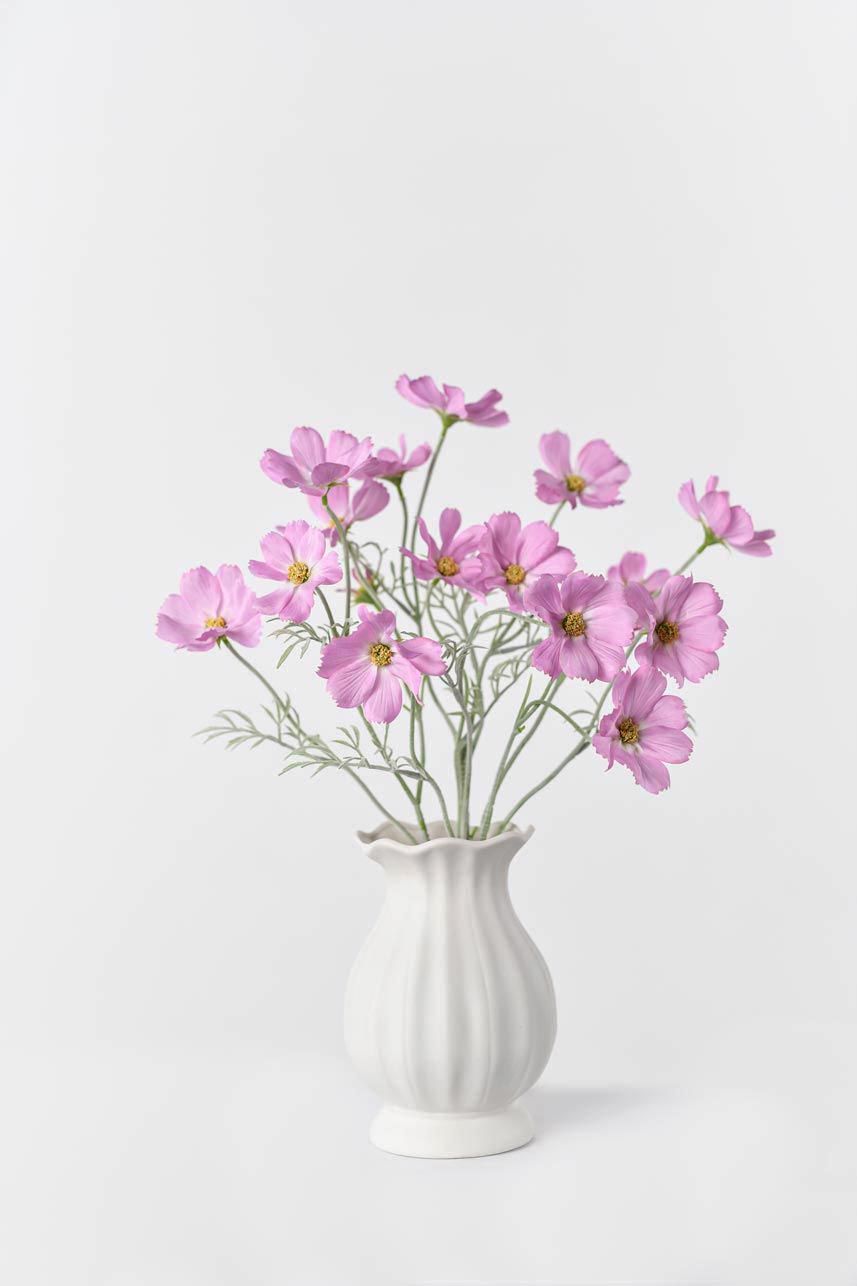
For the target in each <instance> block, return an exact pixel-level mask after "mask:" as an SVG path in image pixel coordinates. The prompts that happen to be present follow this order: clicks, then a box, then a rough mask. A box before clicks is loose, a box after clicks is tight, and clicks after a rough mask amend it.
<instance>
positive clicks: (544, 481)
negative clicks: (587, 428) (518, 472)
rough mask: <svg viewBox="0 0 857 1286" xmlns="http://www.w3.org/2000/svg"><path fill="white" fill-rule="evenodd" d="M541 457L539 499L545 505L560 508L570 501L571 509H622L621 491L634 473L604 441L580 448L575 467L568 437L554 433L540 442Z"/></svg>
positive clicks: (587, 444) (538, 483) (537, 470)
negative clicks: (578, 506)
mask: <svg viewBox="0 0 857 1286" xmlns="http://www.w3.org/2000/svg"><path fill="white" fill-rule="evenodd" d="M539 453H540V455H541V457H542V460H543V461H544V463H545V466H546V468H545V469H536V471H535V473H534V475H533V476H534V478H535V480H536V495H537V496H538V498H539V500H544V502H545V504H549V505H558V504H561V503H562V502H563V501H565V500H567V501H568V503H569V504H570V505H571V507H572V509H575V508H576V507H577V503H578V501H580V503H581V504H582V505H588V506H589V508H590V509H607V508H609V507H610V506H611V505H621V504H622V503H623V502H622V501H621V500H620V499H619V488H620V487H621V485H622V483H623V482H627V481H628V478H629V477H630V476H631V470H630V469H629V468H628V466H627V464H626V463H625V461H624V460H620V459H619V457H618V456H617V455H616V454H615V452H614V451H613V450H612V448H611V447H609V446H608V445H607V443H606V442H604V441H603V440H602V439H601V438H595V439H594V440H593V441H592V442H587V443H586V445H585V446H584V447H581V449H580V453H579V455H578V457H577V460H576V461H575V462H574V464H572V461H571V443H570V442H569V439H568V434H567V433H563V432H561V430H560V429H555V430H554V431H553V433H545V434H544V435H543V436H542V438H541V440H540V441H539Z"/></svg>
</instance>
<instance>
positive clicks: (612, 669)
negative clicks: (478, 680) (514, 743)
mask: <svg viewBox="0 0 857 1286" xmlns="http://www.w3.org/2000/svg"><path fill="white" fill-rule="evenodd" d="M524 606H525V607H526V609H527V611H528V612H534V613H535V614H536V616H540V617H541V619H542V620H543V621H546V622H547V624H548V625H549V626H550V627H551V636H550V638H547V639H545V640H544V642H543V643H539V645H538V647H537V648H535V650H534V651H533V655H532V658H531V664H532V665H533V666H535V668H536V669H537V670H542V671H543V672H544V673H545V674H549V675H550V676H551V678H554V679H556V678H558V677H559V675H560V674H565V675H566V676H567V677H568V678H569V679H586V680H587V681H588V682H590V683H591V682H593V680H595V679H603V680H604V681H605V682H608V681H609V680H610V679H612V678H613V676H614V674H618V672H619V671H620V670H621V669H622V666H623V665H624V664H625V648H626V646H627V645H628V644H629V643H630V642H631V636H632V634H633V630H634V619H635V616H636V612H635V610H634V608H632V607H629V605H628V604H627V603H626V602H625V594H624V592H623V590H622V586H621V585H618V584H617V583H616V582H615V581H607V580H605V579H604V577H603V576H587V575H586V574H585V573H584V572H572V573H571V574H570V575H569V576H566V578H565V580H564V581H562V582H561V583H560V584H559V585H557V583H556V581H555V580H554V578H553V577H552V576H540V577H539V579H538V580H537V581H536V582H535V584H534V585H532V586H530V587H529V588H528V589H527V590H525V591H524Z"/></svg>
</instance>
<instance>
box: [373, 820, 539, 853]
mask: <svg viewBox="0 0 857 1286" xmlns="http://www.w3.org/2000/svg"><path fill="white" fill-rule="evenodd" d="M402 825H403V826H405V829H406V830H409V829H412V828H411V827H408V826H407V825H406V824H405V823H402ZM428 830H429V838H428V839H427V840H422V841H421V842H420V843H418V844H404V843H403V842H402V841H401V840H398V839H396V838H395V833H396V832H395V830H394V828H393V824H392V822H382V823H381V824H380V825H379V826H376V827H375V829H374V830H371V831H356V832H355V836H356V839H357V842H358V844H360V846H361V847H362V848H363V849H364V850H365V852H366V854H367V856H368V857H371V856H372V850H373V849H374V847H375V846H376V845H377V844H383V845H384V846H385V847H387V848H392V849H399V850H401V851H402V852H403V853H413V852H415V851H418V850H419V851H421V852H426V851H429V850H431V849H432V848H437V847H440V846H441V845H447V844H472V845H476V846H478V847H479V848H480V849H483V850H486V849H489V848H493V847H498V846H499V841H501V840H509V839H515V840H517V841H518V847H519V848H521V847H523V845H524V844H526V843H527V841H528V840H529V839H530V838H531V837H532V835H533V833H534V831H535V827H534V826H526V827H524V828H523V829H521V827H519V826H516V825H515V824H514V823H512V824H511V825H510V826H507V827H506V828H505V830H502V831H498V830H496V829H495V828H494V827H492V830H493V831H494V834H489V835H488V837H487V839H467V838H465V836H463V835H450V834H449V832H448V831H447V829H446V827H445V826H444V824H443V822H429V823H428ZM434 831H438V832H439V833H438V834H433V833H432V832H434Z"/></svg>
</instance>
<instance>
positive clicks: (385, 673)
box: [318, 607, 446, 723]
mask: <svg viewBox="0 0 857 1286" xmlns="http://www.w3.org/2000/svg"><path fill="white" fill-rule="evenodd" d="M358 614H359V616H360V621H361V624H360V625H358V627H357V629H356V630H354V632H353V633H352V634H347V635H344V636H343V637H342V638H338V639H333V640H332V641H331V642H330V643H328V644H327V646H326V647H324V648H322V652H321V665H320V666H319V667H318V674H319V675H320V676H321V678H323V679H327V690H328V692H329V693H330V695H331V696H332V697H333V699H334V701H335V702H336V704H337V705H338V706H341V707H344V708H345V709H349V710H350V709H354V707H356V706H362V707H363V713H364V714H365V716H366V718H367V719H368V720H369V722H370V723H391V722H392V721H393V719H395V718H396V716H397V715H398V714H399V712H400V710H401V708H402V685H403V684H404V686H405V687H406V688H408V690H409V691H410V692H412V693H413V695H414V697H415V698H416V700H417V701H419V699H420V685H421V683H422V677H423V675H424V674H443V673H444V672H445V670H446V665H445V663H444V661H443V657H442V648H441V645H440V644H439V643H436V642H435V641H434V640H433V639H425V638H416V639H397V638H396V618H395V616H394V615H393V613H392V612H389V611H383V612H371V611H369V609H368V608H366V607H360V608H358Z"/></svg>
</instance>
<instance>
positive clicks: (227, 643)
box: [218, 634, 286, 715]
mask: <svg viewBox="0 0 857 1286" xmlns="http://www.w3.org/2000/svg"><path fill="white" fill-rule="evenodd" d="M218 643H219V645H220V646H221V647H225V648H226V650H227V652H231V653H232V655H233V656H234V657H235V660H236V661H240V662H241V664H242V665H243V666H244V669H245V670H249V671H250V673H251V674H255V676H256V678H257V679H258V680H259V682H260V683H261V684H262V685H263V687H265V688H267V689H268V691H269V692H270V694H271V696H272V697H273V698H274V702H275V708H276V711H277V714H278V715H280V714H281V713H285V710H286V703H285V701H283V699H282V697H281V696H280V695H279V693H278V692H277V690H276V688H274V687H273V686H272V685H271V684H270V683H269V682H268V680H267V679H266V678H265V676H264V674H261V673H260V671H259V670H257V669H256V667H255V665H253V664H252V663H251V662H250V661H248V660H247V658H246V657H244V656H242V655H241V653H240V652H239V651H238V649H237V647H236V646H235V644H234V643H233V642H232V640H231V639H229V638H227V637H226V635H225V634H224V635H222V637H221V638H220V639H219V640H218Z"/></svg>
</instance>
